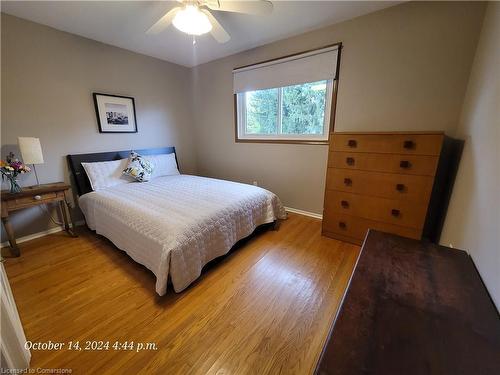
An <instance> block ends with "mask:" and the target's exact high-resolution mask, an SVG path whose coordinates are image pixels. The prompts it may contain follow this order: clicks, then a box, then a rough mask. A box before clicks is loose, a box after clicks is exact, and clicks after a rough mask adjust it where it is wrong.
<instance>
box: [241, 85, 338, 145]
mask: <svg viewBox="0 0 500 375" xmlns="http://www.w3.org/2000/svg"><path fill="white" fill-rule="evenodd" d="M305 83H307V82H305ZM286 87H289V86H283V87H274V88H275V89H278V114H277V120H278V123H277V130H278V134H254V133H247V132H246V115H247V111H246V94H247V93H246V92H242V93H239V94H235V96H236V106H235V111H236V139H237V141H257V142H262V141H273V142H276V141H280V142H314V143H319V142H321V143H326V142H328V138H329V134H330V124H331V121H330V120H331V116H332V99H333V91H334V80H333V79H328V80H326V93H325V115H324V119H323V133H322V134H283V133H281V129H282V120H283V115H282V111H283V89H284V88H286ZM266 90H267V89H266Z"/></svg>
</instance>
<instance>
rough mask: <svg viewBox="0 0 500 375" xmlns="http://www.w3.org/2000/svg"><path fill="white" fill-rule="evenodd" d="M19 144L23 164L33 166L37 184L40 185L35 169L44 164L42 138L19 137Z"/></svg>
mask: <svg viewBox="0 0 500 375" xmlns="http://www.w3.org/2000/svg"><path fill="white" fill-rule="evenodd" d="M17 143H18V144H19V149H20V150H21V157H22V159H23V163H24V164H32V165H33V171H34V172H35V178H36V184H37V185H40V182H39V181H38V175H37V174H36V167H35V164H43V154H42V146H41V145H40V138H33V137H18V138H17Z"/></svg>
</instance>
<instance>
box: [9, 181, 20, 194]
mask: <svg viewBox="0 0 500 375" xmlns="http://www.w3.org/2000/svg"><path fill="white" fill-rule="evenodd" d="M9 182H10V192H11V193H14V194H15V193H20V192H21V191H23V189H22V188H21V186H19V183H18V182H17V180H16V179H15V178H9Z"/></svg>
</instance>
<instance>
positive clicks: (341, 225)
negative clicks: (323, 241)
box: [339, 221, 347, 229]
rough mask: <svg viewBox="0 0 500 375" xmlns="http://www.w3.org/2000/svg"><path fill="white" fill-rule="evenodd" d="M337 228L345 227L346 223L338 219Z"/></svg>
mask: <svg viewBox="0 0 500 375" xmlns="http://www.w3.org/2000/svg"><path fill="white" fill-rule="evenodd" d="M339 228H341V229H345V228H347V224H346V223H344V222H343V221H339Z"/></svg>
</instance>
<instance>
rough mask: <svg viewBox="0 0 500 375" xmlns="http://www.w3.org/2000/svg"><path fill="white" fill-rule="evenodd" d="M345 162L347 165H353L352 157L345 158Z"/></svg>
mask: <svg viewBox="0 0 500 375" xmlns="http://www.w3.org/2000/svg"><path fill="white" fill-rule="evenodd" d="M345 162H346V163H347V165H354V158H346V159H345Z"/></svg>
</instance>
